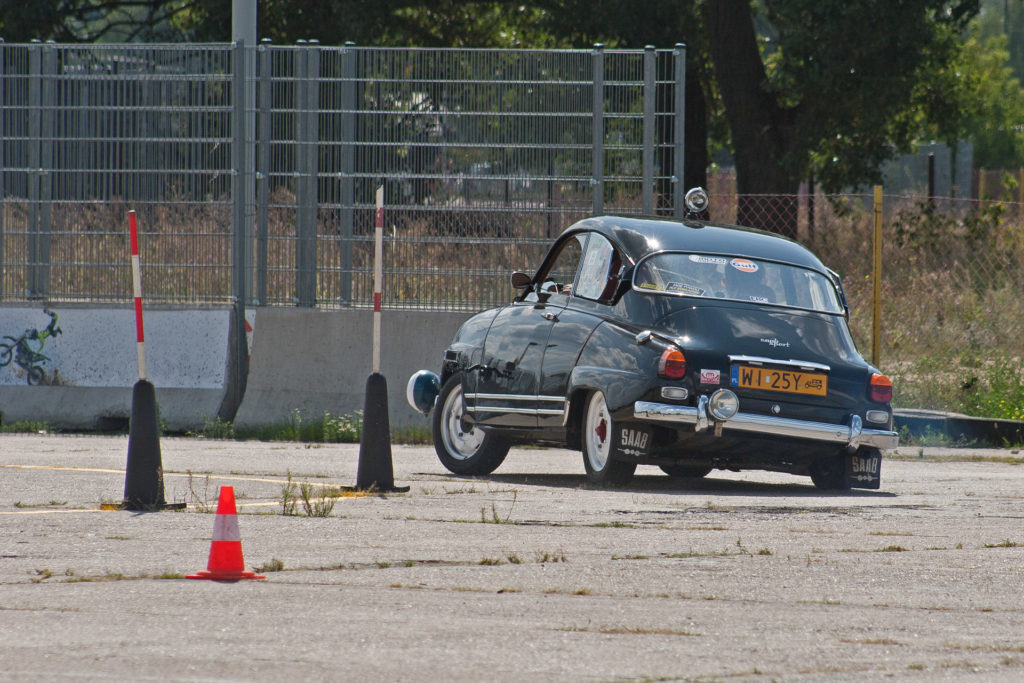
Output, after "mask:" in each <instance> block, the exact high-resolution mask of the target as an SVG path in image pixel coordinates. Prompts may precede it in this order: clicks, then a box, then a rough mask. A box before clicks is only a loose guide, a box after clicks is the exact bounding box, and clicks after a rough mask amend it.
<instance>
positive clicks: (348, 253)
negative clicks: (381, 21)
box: [338, 43, 358, 304]
mask: <svg viewBox="0 0 1024 683" xmlns="http://www.w3.org/2000/svg"><path fill="white" fill-rule="evenodd" d="M357 58H358V53H357V52H356V50H355V44H354V43H345V47H344V49H343V50H342V51H341V79H342V80H341V110H342V111H341V263H340V264H339V270H340V271H341V283H340V287H339V291H338V296H339V298H340V299H341V301H342V302H343V303H346V304H347V303H351V301H352V233H353V230H352V223H353V221H354V219H355V179H354V178H353V177H352V174H353V173H355V168H356V162H355V159H356V152H355V149H356V147H355V143H356V107H357V102H356V59H357Z"/></svg>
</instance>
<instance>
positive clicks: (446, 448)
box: [433, 375, 510, 476]
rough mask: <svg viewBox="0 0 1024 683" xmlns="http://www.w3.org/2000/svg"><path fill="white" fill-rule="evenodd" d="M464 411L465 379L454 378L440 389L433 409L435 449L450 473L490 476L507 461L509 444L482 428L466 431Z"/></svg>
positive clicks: (457, 376)
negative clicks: (463, 392) (463, 421)
mask: <svg viewBox="0 0 1024 683" xmlns="http://www.w3.org/2000/svg"><path fill="white" fill-rule="evenodd" d="M463 410H464V404H463V402H462V379H461V376H460V375H454V376H452V377H450V378H449V379H448V381H447V382H445V383H444V386H443V387H441V393H440V395H438V397H437V405H436V407H435V408H434V417H433V427H434V450H435V451H437V457H438V459H439V460H440V461H441V464H442V465H444V466H445V468H447V469H448V471H449V472H454V473H455V474H462V475H467V476H479V475H486V474H490V473H491V472H493V471H494V470H496V469H498V466H499V465H501V463H502V462H504V460H505V456H506V455H508V449H509V447H510V444H509V442H508V441H506V440H504V439H502V438H501V437H499V436H497V435H495V434H493V433H491V432H489V431H487V430H486V429H483V428H481V427H474V428H472V429H470V430H469V431H465V430H464V429H463V425H462V414H463Z"/></svg>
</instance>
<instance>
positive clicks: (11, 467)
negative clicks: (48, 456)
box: [0, 465, 124, 474]
mask: <svg viewBox="0 0 1024 683" xmlns="http://www.w3.org/2000/svg"><path fill="white" fill-rule="evenodd" d="M0 467H3V468H6V469H9V470H70V471H75V472H100V473H102V474H124V470H106V469H100V468H96V467H65V466H62V465H0Z"/></svg>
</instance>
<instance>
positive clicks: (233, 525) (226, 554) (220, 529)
mask: <svg viewBox="0 0 1024 683" xmlns="http://www.w3.org/2000/svg"><path fill="white" fill-rule="evenodd" d="M206 569H207V570H208V571H203V570H200V571H198V572H196V573H195V574H189V575H187V576H186V577H185V578H188V579H212V580H214V581H239V580H241V579H265V578H267V577H265V576H262V575H260V574H254V573H253V572H247V571H245V561H244V560H243V559H242V536H241V534H239V533H238V513H237V512H236V510H235V489H234V487H232V486H221V487H220V498H219V499H218V500H217V517H216V518H215V519H214V521H213V542H212V543H211V544H210V561H209V562H207V563H206Z"/></svg>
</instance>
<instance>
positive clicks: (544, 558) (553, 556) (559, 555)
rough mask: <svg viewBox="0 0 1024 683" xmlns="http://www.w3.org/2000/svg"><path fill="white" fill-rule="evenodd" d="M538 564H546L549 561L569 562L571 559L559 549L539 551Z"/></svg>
mask: <svg viewBox="0 0 1024 683" xmlns="http://www.w3.org/2000/svg"><path fill="white" fill-rule="evenodd" d="M536 560H537V564H545V563H547V562H568V561H569V559H568V558H567V557H566V556H565V553H564V552H562V551H561V550H559V551H558V552H555V553H547V552H543V553H537V557H536Z"/></svg>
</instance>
